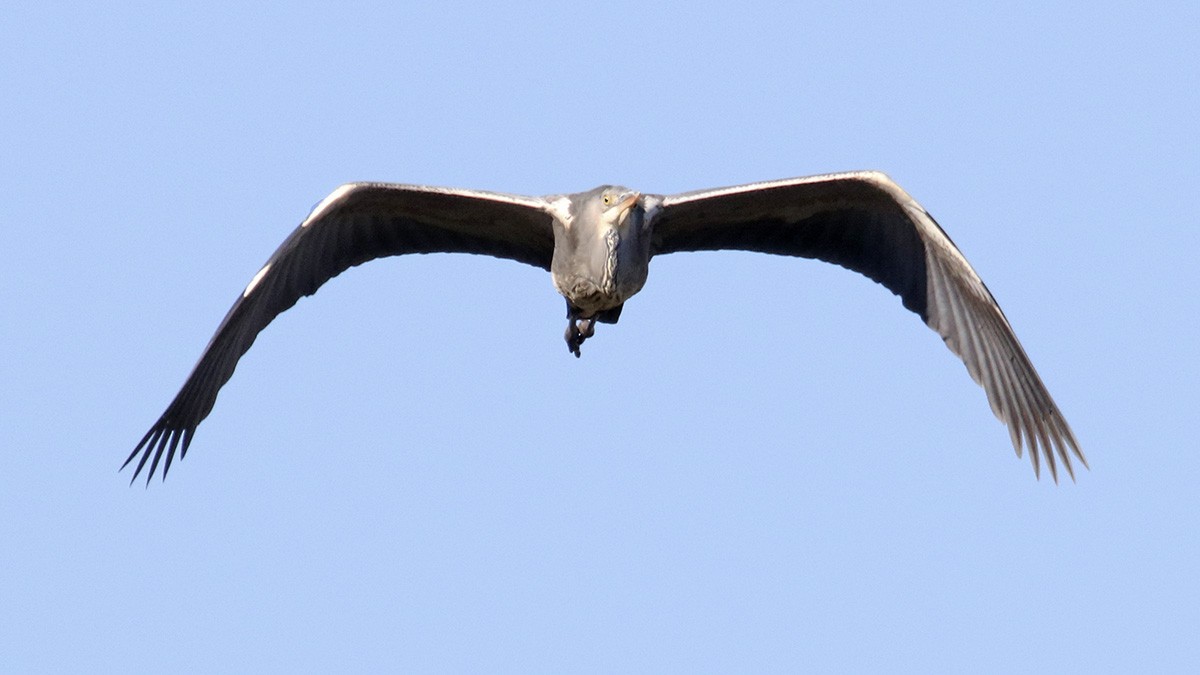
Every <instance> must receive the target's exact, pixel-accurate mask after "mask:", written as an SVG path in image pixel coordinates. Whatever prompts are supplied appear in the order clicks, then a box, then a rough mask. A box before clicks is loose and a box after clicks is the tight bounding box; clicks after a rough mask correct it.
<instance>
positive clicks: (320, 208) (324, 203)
mask: <svg viewBox="0 0 1200 675" xmlns="http://www.w3.org/2000/svg"><path fill="white" fill-rule="evenodd" d="M355 187H357V184H356V183H346V184H345V185H342V186H341V187H339V188H338V189H336V190H334V191H333V192H330V193H329V196H328V197H326V198H325V199H322V200H321V201H319V202H317V205H316V206H314V207H313V210H312V212H311V213H309V214H308V217H307V218H305V219H304V222H303V223H300V227H308V225H309V224H310V223H312V222H313V221H314V220H316V219H317V218H320V217H321V216H322V215H324V214H325V212H326V211H328V210H329V207H331V206H333V204H334V203H335V202H337V200H339V199H341V198H342V197H345V196H346V193H347V192H350V191H351V190H353V189H354V188H355Z"/></svg>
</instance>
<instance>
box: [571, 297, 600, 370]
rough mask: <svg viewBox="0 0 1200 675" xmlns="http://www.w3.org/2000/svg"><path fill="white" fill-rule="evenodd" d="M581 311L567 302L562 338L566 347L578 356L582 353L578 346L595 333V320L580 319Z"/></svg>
mask: <svg viewBox="0 0 1200 675" xmlns="http://www.w3.org/2000/svg"><path fill="white" fill-rule="evenodd" d="M580 314H581V311H580V310H579V309H578V308H577V307H574V306H572V305H571V303H570V301H568V302H567V332H566V333H564V334H563V339H565V340H566V341H567V349H569V350H571V353H572V354H574V355H575V358H579V357H580V356H582V354H581V353H580V351H579V347H580V346H582V345H583V341H584V340H586V339H588V338H590V337H592V336H593V335H595V334H596V320H595V319H582V318H580V317H579V315H580Z"/></svg>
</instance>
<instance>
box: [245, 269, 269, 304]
mask: <svg viewBox="0 0 1200 675" xmlns="http://www.w3.org/2000/svg"><path fill="white" fill-rule="evenodd" d="M270 270H271V263H267V264H266V266H264V267H263V268H262V269H261V270H259V271H258V274H255V275H254V278H253V279H251V280H250V283H249V284H247V285H246V290H244V291H242V297H243V298H248V297H250V291H253V290H254V287H255V286H257V285H258V283H259V282H260V281H262V280H263V277H265V276H267V272H269V271H270Z"/></svg>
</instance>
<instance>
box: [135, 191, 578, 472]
mask: <svg viewBox="0 0 1200 675" xmlns="http://www.w3.org/2000/svg"><path fill="white" fill-rule="evenodd" d="M550 208H551V207H550V205H549V204H548V203H547V201H546V200H543V199H540V198H537V197H525V196H520V195H509V194H501V193H495V192H481V191H472V190H457V189H449V188H436V187H427V186H416V185H392V184H383V183H351V184H347V185H343V186H341V187H339V188H338V189H337V190H334V191H333V193H331V194H330V195H329V196H328V197H326V198H325V199H323V200H322V201H321V202H320V203H318V204H317V205H316V206H315V207H314V208H313V211H312V213H310V214H309V216H308V217H307V218H305V220H304V222H302V223H301V224H300V226H299V227H297V228H296V229H295V231H293V232H292V234H291V235H290V236H288V238H287V239H286V240H285V241H284V242H283V244H281V245H280V246H279V248H278V249H277V250H276V251H275V253H274V254H273V255H272V256H271V258H270V259H269V260H267V263H266V264H265V265H264V266H263V267H262V269H261V270H259V271H258V273H257V274H255V275H254V277H253V279H251V280H250V284H249V285H248V286H246V289H245V290H244V291H243V292H242V294H241V295H240V296H238V298H237V300H236V301H235V302H234V303H233V307H232V308H230V310H229V313H228V314H226V315H225V319H224V320H223V321H222V322H221V325H220V327H218V328H217V332H216V333H215V334H214V335H213V337H212V339H211V340H210V341H209V343H208V346H207V347H206V348H205V350H204V353H203V354H202V355H201V356H200V360H199V361H198V362H197V363H196V366H195V368H194V369H193V370H192V373H191V375H190V376H189V377H188V379H187V381H186V382H185V383H184V385H183V388H182V389H180V391H179V393H178V394H177V395H176V396H175V399H174V400H173V401H171V404H170V405H169V406H168V407H167V409H166V411H165V412H164V413H163V414H162V416H161V417H159V419H158V421H157V422H155V424H154V426H152V427H151V428H150V430H149V431H148V432H146V435H145V436H143V437H142V440H141V442H139V443H138V444H137V447H135V448H134V449H133V452H131V453H130V454H129V457H128V459H126V460H125V464H123V465H122V468H124V467H125V466H127V465H129V463H130V462H132V461H133V459H134V458H135V457H138V456H139V455H140V456H141V459H140V460H139V461H138V463H137V466H136V468H135V469H134V473H133V479H136V478H137V476H138V474H139V473H141V471H142V468H143V467H144V466H145V465H146V462H147V460H149V459H150V458H151V457H153V461H152V462H151V464H150V471H149V473H148V474H147V477H146V480H147V482H149V480H150V478H152V477H153V476H154V472H155V469H157V468H158V464H159V460H161V459H162V458H163V456H164V454H165V456H166V463H165V465H164V466H163V478H166V475H167V471H168V470H169V469H170V467H171V460H172V459H173V458H174V456H175V451H176V449H177V448H179V449H180V450H181V455H180V456H183V455H184V454H186V453H187V448H188V445H189V444H190V443H191V440H192V435H193V434H194V433H195V431H196V427H197V425H199V424H200V422H201V421H202V420H203V419H204V418H205V417H207V416H208V413H209V412H210V411H211V410H212V407H213V404H214V403H215V402H216V399H217V392H218V391H219V390H220V389H221V387H222V386H223V385H224V384H225V383H226V382H227V381H228V380H229V378H230V377H231V376H232V375H233V371H234V368H235V367H236V366H237V362H238V360H239V359H240V358H241V357H242V355H243V354H245V353H246V351H247V350H248V349H250V345H252V344H253V343H254V339H255V337H257V336H258V334H259V332H260V331H262V329H264V328H266V326H267V324H269V323H270V322H271V320H272V319H274V318H275V317H276V316H278V315H279V314H280V313H281V312H283V311H285V310H286V309H288V308H289V307H291V306H292V305H294V304H295V303H296V301H297V300H299V299H300V298H302V297H304V296H306V295H312V294H313V293H315V292H316V290H317V289H318V288H320V286H321V285H322V284H324V283H325V282H326V281H329V280H330V279H332V278H333V277H335V276H337V275H338V274H340V273H342V272H343V271H345V270H347V269H349V268H350V267H353V266H355V265H359V264H362V263H364V262H367V261H369V260H374V259H376V258H383V257H386V256H393V255H402V254H406V253H478V254H485V255H492V256H496V257H499V258H508V259H511V260H516V261H518V262H523V263H527V264H529V265H533V266H535V267H541V268H542V269H546V270H549V269H550V261H551V258H552V257H553V255H554V231H553V224H552V222H553V221H552V218H553V216H552V215H551V211H550Z"/></svg>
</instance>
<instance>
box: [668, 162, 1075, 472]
mask: <svg viewBox="0 0 1200 675" xmlns="http://www.w3.org/2000/svg"><path fill="white" fill-rule="evenodd" d="M653 228H654V246H653V251H654V253H655V254H663V253H674V252H679V251H704V250H717V249H734V250H744V251H760V252H763V253H774V254H778V255H790V256H799V257H804V258H814V259H817V260H824V261H826V262H831V263H834V264H837V265H841V266H842V267H845V268H847V269H850V270H853V271H855V272H859V273H860V274H863V275H865V276H867V277H869V278H871V279H873V280H875V281H877V282H879V283H880V284H882V285H883V286H885V287H886V288H888V289H889V290H891V291H892V292H893V293H895V294H896V295H898V296H900V299H901V301H902V302H903V303H904V306H905V307H907V308H908V309H910V310H912V311H913V312H915V313H916V314H918V315H919V316H920V317H921V318H922V319H923V320H924V321H925V323H926V324H928V325H929V327H930V328H933V329H934V330H935V331H937V332H938V334H940V335H941V336H942V338H943V339H944V340H945V341H946V344H947V346H949V347H950V349H951V351H953V352H954V353H955V354H957V355H958V356H959V357H961V358H962V360H963V363H964V364H965V365H966V367H967V371H968V372H969V373H970V374H971V377H972V378H973V379H974V380H975V381H976V382H977V383H979V384H980V385H982V386H983V388H984V391H985V392H986V393H987V397H988V402H989V403H990V405H991V408H992V412H993V413H995V415H996V416H997V417H998V418H999V419H1000V420H1001V421H1003V422H1004V423H1005V424H1006V425H1007V426H1008V428H1009V434H1010V436H1011V438H1012V442H1013V448H1014V449H1015V450H1016V452H1017V455H1018V456H1020V455H1021V448H1022V443H1024V444H1025V445H1027V446H1028V447H1029V456H1030V461H1031V462H1032V463H1033V468H1034V471H1035V472H1036V473H1040V464H1041V460H1044V461H1045V462H1046V463H1047V464H1049V466H1050V472H1051V474H1052V475H1053V476H1054V480H1055V481H1057V480H1058V470H1057V466H1056V456H1057V459H1058V460H1059V461H1061V462H1062V464H1063V466H1064V467H1065V468H1066V469H1067V472H1068V473H1069V474H1070V475H1071V478H1072V479H1074V477H1075V473H1074V470H1073V469H1072V467H1071V461H1070V455H1074V456H1075V457H1076V458H1078V459H1079V461H1080V462H1082V463H1083V465H1084V466H1087V460H1086V459H1085V458H1084V456H1083V453H1082V452H1081V451H1080V449H1079V445H1078V443H1077V442H1076V440H1075V436H1074V434H1073V433H1072V432H1071V429H1070V427H1068V426H1067V423H1066V420H1065V419H1064V418H1063V416H1062V414H1061V413H1060V412H1059V410H1058V407H1057V406H1056V405H1055V403H1054V400H1053V399H1051V398H1050V394H1049V392H1048V391H1047V390H1046V387H1045V385H1044V384H1042V381H1041V378H1040V377H1039V376H1038V374H1037V371H1035V370H1034V368H1033V365H1032V363H1031V362H1030V361H1029V357H1028V356H1026V354H1025V350H1024V349H1022V347H1021V343H1020V342H1019V341H1018V340H1017V337H1016V335H1015V334H1014V333H1013V330H1012V328H1011V326H1009V323H1008V320H1007V319H1006V318H1005V317H1004V313H1003V312H1002V311H1001V310H1000V306H999V305H998V304H997V303H996V301H995V299H994V298H993V297H992V294H991V293H990V292H989V291H988V289H987V287H986V286H984V284H983V281H982V280H980V279H979V276H978V275H977V274H976V273H975V270H974V269H972V268H971V266H970V264H969V263H968V262H967V261H966V259H965V258H964V257H963V256H962V254H961V253H960V252H959V250H958V248H957V247H956V246H955V245H954V242H952V241H951V240H950V238H949V237H948V236H946V233H945V232H944V231H942V229H941V227H940V226H938V224H937V223H936V222H935V221H934V220H933V218H932V217H931V216H930V215H929V214H928V213H927V212H926V211H925V210H924V209H923V208H921V206H920V205H919V204H917V202H916V201H915V200H913V199H912V197H910V196H909V195H908V194H907V193H906V192H904V190H902V189H901V188H900V187H899V186H898V185H896V184H895V183H894V182H892V180H891V179H890V178H888V177H887V176H885V175H884V174H881V173H878V172H868V171H864V172H855V173H847V174H832V175H827V176H813V177H809V178H799V179H793V180H784V181H774V182H769V183H757V184H751V185H744V186H738V187H733V188H721V189H716V190H702V191H697V192H689V193H685V194H680V195H674V196H669V197H665V198H663V200H662V204H661V208H660V211H659V212H658V214H657V215H656V216H655V218H654V221H653ZM1039 448H1040V452H1041V457H1040V458H1039ZM1068 450H1069V452H1068Z"/></svg>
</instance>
